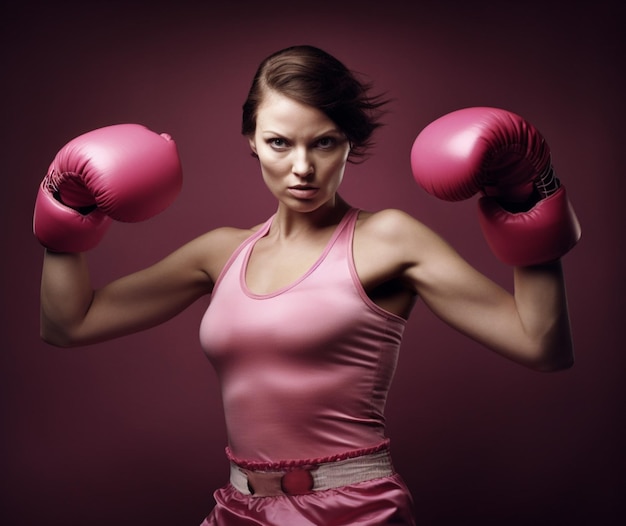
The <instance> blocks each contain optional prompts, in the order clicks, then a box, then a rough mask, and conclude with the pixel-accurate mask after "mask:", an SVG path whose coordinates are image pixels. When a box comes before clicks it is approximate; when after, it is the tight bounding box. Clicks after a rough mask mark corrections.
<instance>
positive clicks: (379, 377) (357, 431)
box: [200, 209, 405, 462]
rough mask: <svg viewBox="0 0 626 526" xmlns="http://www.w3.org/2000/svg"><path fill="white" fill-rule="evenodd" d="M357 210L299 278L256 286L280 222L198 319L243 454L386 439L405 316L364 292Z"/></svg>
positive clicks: (243, 255) (234, 445)
mask: <svg viewBox="0 0 626 526" xmlns="http://www.w3.org/2000/svg"><path fill="white" fill-rule="evenodd" d="M357 216H358V210H357V209H351V210H349V211H348V213H347V214H346V215H345V216H344V217H343V219H342V220H341V222H340V224H339V225H338V226H337V228H336V229H335V232H334V233H333V235H332V237H331V239H330V241H329V242H328V245H327V246H326V248H325V250H324V252H323V253H322V255H321V256H320V257H319V259H318V260H317V261H316V262H315V264H313V266H312V267H311V268H310V269H309V270H308V271H307V272H306V273H305V274H304V275H303V276H301V277H300V278H299V279H297V280H296V281H295V282H293V283H291V284H290V285H288V286H286V287H283V288H281V289H280V290H277V291H275V292H273V293H270V294H264V295H259V294H254V293H252V292H251V291H250V290H249V289H248V288H247V286H246V281H245V275H246V267H247V263H248V260H249V258H250V253H251V252H252V248H253V247H254V244H255V243H256V241H257V240H258V239H260V238H261V237H263V236H265V235H266V234H267V233H268V231H269V228H270V226H271V223H272V219H273V217H272V218H270V219H269V220H268V221H267V222H266V223H265V225H264V226H263V227H262V228H260V229H259V230H258V231H257V232H255V233H254V234H253V235H252V236H250V237H249V238H248V239H247V240H246V241H245V242H244V243H242V245H241V246H240V247H239V248H238V249H237V250H236V251H235V252H234V253H233V254H232V256H231V257H230V259H229V261H228V262H227V264H226V266H225V267H224V270H223V271H222V273H221V275H220V277H219V278H218V280H217V282H216V284H215V287H214V290H213V294H212V297H211V303H210V304H209V307H208V309H207V311H206V313H205V315H204V317H203V319H202V323H201V326H200V342H201V344H202V347H203V349H204V350H205V352H206V354H207V356H208V357H209V360H210V361H211V363H212V364H213V366H214V367H215V370H216V371H217V374H218V377H219V379H220V384H221V389H222V399H223V404H224V412H225V417H226V427H227V431H228V441H229V446H230V449H231V451H232V453H233V455H234V456H236V457H238V458H243V459H248V460H253V461H265V462H277V461H281V460H287V459H289V460H300V459H309V458H320V457H327V456H333V455H337V454H341V453H343V452H346V451H350V450H354V449H360V448H368V447H372V446H374V445H376V444H379V443H380V442H381V441H382V440H384V438H385V430H384V424H385V420H384V415H383V412H384V407H385V401H386V399H387V392H388V390H389V386H390V383H391V380H392V377H393V374H394V371H395V367H396V362H397V357H398V350H399V347H400V341H401V339H402V333H403V331H404V327H405V320H404V319H403V318H400V317H399V316H396V315H394V314H392V313H389V312H387V311H385V310H383V309H382V308H380V307H378V306H377V305H376V304H375V303H374V302H372V301H371V300H370V299H369V298H368V296H367V295H366V293H365V291H364V290H363V287H362V286H361V283H360V281H359V278H358V276H357V274H356V270H355V267H354V260H353V257H352V239H353V235H354V228H355V224H356V219H357Z"/></svg>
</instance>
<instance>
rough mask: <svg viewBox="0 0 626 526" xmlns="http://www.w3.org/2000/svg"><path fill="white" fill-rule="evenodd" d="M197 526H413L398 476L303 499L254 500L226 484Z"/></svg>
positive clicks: (409, 503)
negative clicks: (205, 516) (206, 515)
mask: <svg viewBox="0 0 626 526" xmlns="http://www.w3.org/2000/svg"><path fill="white" fill-rule="evenodd" d="M213 495H214V497H215V502H216V505H215V508H214V509H213V511H212V512H211V514H210V515H209V516H208V517H207V518H206V519H205V520H204V522H203V523H202V525H201V526H251V525H256V526H274V525H275V526H384V525H387V524H395V525H406V526H414V525H415V519H414V516H413V500H412V498H411V494H410V493H409V490H408V489H407V487H406V485H405V484H404V482H403V480H402V479H401V477H400V476H399V475H398V474H397V473H396V474H393V475H391V476H387V477H383V478H377V479H373V480H368V481H366V482H359V483H356V484H350V485H347V486H342V487H339V488H334V489H327V490H323V491H316V492H314V493H307V494H305V495H279V496H275V497H253V496H251V495H244V494H243V493H240V492H239V491H237V490H236V489H235V488H234V487H233V486H232V485H231V484H227V485H226V486H224V487H223V488H221V489H219V490H217V491H216V492H215V493H214V494H213Z"/></svg>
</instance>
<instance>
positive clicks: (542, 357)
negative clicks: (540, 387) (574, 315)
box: [407, 227, 573, 371]
mask: <svg viewBox="0 0 626 526" xmlns="http://www.w3.org/2000/svg"><path fill="white" fill-rule="evenodd" d="M414 228H415V227H414ZM417 228H418V230H421V231H422V233H421V234H420V236H419V238H418V239H420V241H421V243H420V244H419V245H416V244H413V246H414V247H415V248H414V256H413V261H414V262H415V263H414V264H413V265H412V266H411V267H409V268H408V270H407V276H408V277H409V280H410V283H413V285H414V286H415V290H416V292H417V293H418V294H419V295H420V296H421V297H422V298H423V300H424V301H425V302H426V304H428V305H429V307H430V308H431V309H432V310H433V311H434V312H435V313H436V314H437V315H438V316H439V317H441V318H442V319H443V320H444V321H446V322H447V323H449V324H450V325H451V326H453V327H455V328H457V329H458V330H460V331H461V332H463V333H465V334H467V335H468V336H470V337H471V338H473V339H474V340H476V341H478V342H481V343H482V344H484V345H486V346H487V347H489V348H491V349H492V350H494V351H496V352H498V353H500V354H502V355H503V356H505V357H507V358H510V359H512V360H514V361H516V362H518V363H520V364H522V365H525V366H527V367H530V368H532V369H535V370H540V371H553V370H559V369H563V368H567V367H569V366H571V365H572V364H573V347H572V338H571V331H570V324H569V315H568V308H567V299H566V292H565V283H564V279H563V271H562V267H561V264H560V262H555V263H550V264H545V265H541V266H533V267H516V268H515V269H514V293H513V294H511V293H509V292H508V291H506V290H504V289H503V288H502V287H500V286H499V285H497V284H496V283H494V282H493V281H491V280H490V279H489V278H487V277H485V276H484V275H482V274H481V273H479V272H478V271H476V270H475V269H474V268H472V267H471V266H470V265H469V264H468V263H467V262H466V261H464V260H463V259H462V258H461V257H460V256H459V255H458V254H457V253H456V252H455V251H454V250H453V249H452V248H451V247H450V246H449V245H447V244H446V243H445V242H443V241H442V240H441V239H440V238H439V237H438V236H437V235H435V234H434V233H432V232H430V231H428V230H427V229H424V228H425V227H417Z"/></svg>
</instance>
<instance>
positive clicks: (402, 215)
mask: <svg viewBox="0 0 626 526" xmlns="http://www.w3.org/2000/svg"><path fill="white" fill-rule="evenodd" d="M357 228H358V229H359V230H361V231H362V232H364V233H369V234H372V235H382V236H384V237H397V236H403V235H414V234H415V233H416V232H418V231H422V232H427V231H429V230H430V229H429V228H428V227H427V226H426V225H425V224H424V223H422V222H421V221H419V220H417V219H416V218H415V217H413V216H412V215H411V214H409V213H407V212H405V211H403V210H400V209H398V208H385V209H382V210H378V211H367V210H362V211H360V212H359V218H358V221H357Z"/></svg>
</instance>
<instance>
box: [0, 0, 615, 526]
mask: <svg viewBox="0 0 626 526" xmlns="http://www.w3.org/2000/svg"><path fill="white" fill-rule="evenodd" d="M210 3H212V2H196V3H190V2H187V1H184V0H181V1H178V2H167V3H164V2H163V3H160V2H150V3H148V2H146V3H145V5H140V4H138V3H132V2H100V4H102V5H99V3H97V2H91V3H89V2H82V3H76V5H75V6H70V5H69V4H63V7H59V6H58V5H54V3H53V2H51V3H49V5H47V4H46V5H36V4H35V3H21V4H20V7H19V8H18V7H15V6H14V7H9V8H5V12H4V15H3V20H2V48H1V49H2V51H1V53H2V78H3V80H2V90H3V97H2V102H3V121H2V138H3V141H2V144H3V145H4V147H3V161H4V163H3V187H4V189H3V191H2V192H1V193H0V200H1V206H0V210H1V213H2V217H3V221H2V224H3V228H2V229H0V232H1V233H0V244H1V246H2V247H3V256H2V260H1V261H2V273H1V274H0V279H1V280H2V281H1V283H2V304H3V306H2V308H3V311H2V312H3V314H2V317H1V321H0V323H1V324H2V325H1V330H0V342H1V347H2V349H1V353H0V366H1V374H2V378H1V379H0V390H1V391H0V393H1V396H2V398H1V402H2V466H1V469H0V480H1V484H2V486H1V488H0V489H1V491H0V495H1V499H2V506H3V507H2V514H3V516H2V518H3V519H4V520H2V523H3V524H11V525H13V526H31V525H35V524H48V525H54V526H56V525H59V526H60V525H64V526H65V525H87V524H89V525H90V526H104V525H111V524H119V525H127V524H128V525H131V524H132V525H144V524H145V525H148V524H150V525H151V526H161V525H163V526H165V525H168V526H171V525H191V526H192V525H194V524H199V523H200V522H201V520H202V518H203V516H204V515H205V514H206V513H208V512H209V510H210V508H211V506H212V500H211V492H212V491H213V490H214V489H215V488H216V487H218V486H220V485H222V484H223V483H225V481H226V477H227V464H226V462H225V460H224V457H223V447H224V445H225V433H224V427H223V419H222V413H221V405H220V400H219V391H218V386H217V382H216V378H215V375H214V373H213V371H212V370H211V368H210V366H209V364H208V362H207V361H206V360H205V358H204V357H203V355H202V353H201V351H200V348H199V344H198V338H197V328H198V323H199V318H200V316H201V314H202V311H203V309H204V307H205V305H206V302H201V303H199V304H198V305H196V306H194V307H193V308H191V309H190V310H189V311H188V312H186V313H184V314H183V315H181V316H180V317H179V318H177V319H176V320H174V321H172V322H170V323H167V324H166V325H164V326H162V327H160V328H158V329H155V330H152V331H149V332H146V333H143V334H138V335H135V336H132V337H128V338H125V339H122V340H119V341H115V342H110V343H107V344H102V345H98V346H94V347H92V348H81V349H73V350H60V349H55V348H52V347H49V346H46V345H45V344H43V343H42V342H40V340H39V338H38V285H39V271H40V264H41V256H42V250H41V248H40V247H39V245H38V244H37V242H36V241H35V240H34V238H33V237H32V234H31V227H30V225H31V214H32V206H33V202H34V197H35V194H36V188H37V184H38V182H39V180H40V178H41V177H42V175H43V174H44V172H45V170H46V168H47V166H48V163H49V161H50V160H51V159H52V157H53V155H54V153H55V152H56V150H57V149H58V148H59V147H60V146H62V144H63V143H64V142H66V141H67V140H69V139H70V138H72V137H74V136H75V135H78V134H80V133H82V132H84V131H87V130H89V129H92V128H96V127H99V126H104V125H108V124H114V123H119V122H139V123H143V124H146V125H148V126H150V127H152V128H153V129H156V130H159V131H168V132H169V133H171V134H172V135H173V136H174V137H175V138H176V140H177V142H178V145H179V148H180V152H181V155H182V158H183V161H184V168H185V174H186V179H185V186H184V190H183V192H182V194H181V196H180V198H179V199H178V200H177V202H176V203H175V204H174V206H172V207H171V208H170V209H169V210H168V211H166V212H165V213H163V214H162V215H161V216H159V217H157V218H155V219H154V220H152V221H150V222H148V223H146V224H140V225H115V226H114V227H113V228H112V230H111V232H110V234H109V235H108V237H107V238H106V240H105V242H104V243H103V245H102V246H101V247H99V248H98V249H96V250H94V251H93V253H92V254H91V255H90V259H91V262H92V268H93V275H94V280H95V281H96V283H102V282H104V281H106V280H108V279H110V278H113V277H115V276H117V275H119V274H121V273H126V272H129V271H131V270H134V269H136V268H138V267H140V266H142V265H146V264H149V263H151V262H153V261H155V260H156V259H158V258H160V257H161V256H163V255H165V254H166V253H167V252H168V251H170V250H171V249H173V248H175V247H177V246H178V245H180V244H181V243H183V242H184V241H186V240H188V239H190V238H192V237H193V236H196V235H198V234H200V233H202V232H204V231H206V230H208V229H210V228H213V227H216V226H219V225H224V224H231V225H238V226H244V225H250V224H252V223H257V222H259V221H260V220H262V219H264V218H266V217H267V216H268V215H269V214H271V213H272V212H273V204H272V201H271V200H270V199H269V198H268V197H267V193H266V192H265V190H264V188H263V185H262V182H261V180H260V177H259V174H258V169H257V166H256V164H255V161H254V160H253V159H251V158H250V156H249V155H248V150H247V145H246V142H245V141H244V140H243V139H242V138H241V137H240V135H239V118H240V106H241V103H242V101H243V99H244V97H245V94H246V91H247V88H248V83H249V81H250V78H251V75H252V74H253V72H254V69H255V67H256V65H257V63H258V62H259V61H260V60H261V59H262V58H263V57H264V56H265V55H267V54H268V53H269V52H271V51H274V50H276V49H278V48H282V47H284V46H287V45H291V44H295V43H311V44H315V45H318V46H321V47H323V48H326V49H327V50H329V51H331V52H332V53H334V54H335V55H337V56H338V57H339V58H341V59H342V60H344V61H345V62H346V63H347V64H348V65H349V66H351V67H352V68H354V69H357V70H360V71H363V72H365V73H367V74H368V75H369V76H370V77H371V78H372V79H373V80H374V81H375V83H376V86H377V87H378V89H379V90H383V91H388V92H389V94H390V95H391V96H393V97H394V99H395V101H394V103H393V105H392V107H391V109H392V113H391V114H390V115H389V117H388V119H387V121H388V126H387V127H385V128H384V129H383V130H381V133H380V134H379V140H378V147H377V149H376V155H375V157H374V158H372V159H371V160H370V161H368V162H367V163H366V164H364V165H362V166H358V167H350V168H349V169H348V172H347V176H346V181H345V186H344V189H343V194H344V196H345V197H346V198H347V199H348V200H349V201H350V202H352V203H353V204H355V205H358V206H361V207H363V208H381V207H398V208H401V209H403V210H406V211H408V212H410V213H412V214H414V215H415V216H417V217H419V218H420V219H421V220H423V221H425V222H426V223H428V224H430V225H431V226H432V227H433V228H435V229H436V230H438V231H439V232H441V233H442V234H443V235H444V236H445V237H446V238H447V239H448V240H449V241H450V242H451V243H452V244H454V245H455V246H456V247H457V248H458V249H459V251H461V253H462V254H464V255H465V256H466V257H467V258H468V259H469V260H470V261H471V262H472V263H473V264H474V265H476V266H477V267H478V268H479V269H481V270H482V271H484V272H486V273H488V274H489V275H490V276H493V278H494V279H496V280H498V281H499V282H501V283H502V284H504V285H505V286H507V287H508V286H510V276H511V272H510V269H508V268H505V267H503V266H502V265H500V264H499V263H498V262H497V261H496V260H495V258H494V257H493V256H492V255H491V254H490V252H489V251H488V249H487V248H486V246H485V243H484V241H483V238H482V236H481V234H480V231H479V228H478V225H477V222H476V215H475V201H473V200H471V201H469V202H464V203H458V204H449V203H444V202H440V201H436V200H435V199H434V198H431V197H429V196H427V195H426V194H425V193H424V192H422V191H421V190H420V189H418V188H417V187H416V186H415V185H414V184H413V182H412V179H411V176H410V172H409V164H408V154H409V149H410V145H411V143H412V140H413V138H414V137H415V135H416V134H417V132H419V130H420V129H421V128H422V127H423V126H425V125H426V124H427V123H428V122H430V121H431V120H432V119H434V118H436V117H438V116H440V115H442V114H444V113H447V112H449V111H452V110H454V109H458V108H460V107H464V106H475V105H493V106H501V107H504V108H507V109H510V110H513V111H516V112H518V113H520V114H522V115H524V116H525V117H527V118H528V119H529V120H530V121H531V122H533V123H534V124H535V125H536V126H537V127H538V128H539V129H540V130H541V131H542V132H543V134H544V135H545V136H546V137H547V139H548V141H549V143H550V144H551V147H552V150H553V155H554V159H555V164H556V166H557V169H558V172H559V174H560V176H561V178H562V179H563V181H564V182H565V183H566V185H567V186H568V189H569V192H570V195H571V198H572V200H573V202H574V204H575V206H576V210H577V212H578V214H579V217H580V220H581V222H582V225H583V230H584V234H583V240H582V241H581V243H580V245H579V246H578V247H577V248H576V249H575V250H574V251H573V252H572V253H571V254H570V255H568V256H567V258H566V260H565V267H566V272H567V276H568V279H569V298H570V302H571V316H572V323H573V327H574V334H575V340H576V349H577V363H576V366H575V367H574V368H573V369H572V370H570V371H567V372H564V373H558V374H555V375H545V374H538V373H533V372H530V371H527V370H525V369H522V368H521V367H519V366H516V365H513V364H511V363H508V362H506V361H504V360H503V359H501V358H498V357H496V356H494V355H492V354H491V353H490V352H488V351H485V350H484V349H482V348H480V347H479V346H477V345H475V344H474V343H472V342H470V341H468V340H467V339H465V338H463V337H461V336H459V335H458V334H456V333H454V332H453V331H452V330H450V329H449V328H447V327H445V326H443V324H442V323H441V322H439V321H438V320H437V319H435V318H434V317H433V316H432V315H431V314H430V313H429V312H428V311H427V310H426V309H424V308H423V307H421V306H418V307H417V308H416V310H415V313H414V316H413V318H412V320H411V322H410V324H409V326H408V329H407V335H406V341H405V343H404V347H403V350H402V354H401V360H400V366H399V370H398V373H397V378H396V383H395V384H394V387H393V390H392V392H391V397H390V400H389V406H388V416H389V418H388V423H389V434H390V436H391V438H392V443H393V451H394V455H395V460H396V463H397V467H398V469H399V470H400V472H401V473H402V474H403V475H404V477H405V479H406V480H407V482H408V484H409V485H410V487H411V489H412V491H413V493H414V496H415V499H416V503H417V508H418V515H419V517H420V524H424V525H433V526H434V525H465V524H507V525H508V524H514V525H517V524H520V525H522V524H523V525H528V524H533V525H543V524H568V525H578V524H581V525H582V524H585V525H586V524H593V525H596V524H602V525H606V524H612V522H611V520H610V517H616V516H617V514H618V513H620V512H621V511H623V510H622V509H621V508H622V501H623V494H624V490H625V489H626V487H625V483H624V478H625V477H624V473H625V465H624V460H625V459H624V453H623V451H624V447H623V446H624V439H625V438H626V436H625V434H624V430H623V423H624V406H625V404H624V402H625V396H624V394H625V390H624V386H623V385H624V384H623V382H624V366H625V362H626V360H625V359H624V351H623V345H622V343H621V339H620V338H619V333H620V332H619V331H620V330H621V324H622V323H623V309H622V307H623V303H624V302H623V294H624V292H625V287H624V280H623V270H622V269H623V267H624V256H623V250H622V249H623V239H624V234H623V231H624V228H623V227H624V221H623V219H622V216H623V210H622V207H621V204H622V201H623V198H622V197H621V196H620V194H623V193H624V183H623V180H624V177H623V176H624V164H625V163H624V148H623V144H624V134H623V132H622V126H621V125H622V120H623V118H624V111H623V110H624V107H623V97H624V83H623V79H622V72H623V64H624V62H623V60H624V45H623V44H624V42H623V39H622V38H623V37H621V36H620V33H621V32H622V29H623V26H624V22H625V21H626V20H625V17H624V11H623V8H618V7H617V5H618V2H614V4H615V5H610V4H609V3H605V2H594V3H589V5H588V6H584V7H583V6H580V7H578V6H577V5H578V4H576V3H572V2H570V3H567V4H563V3H562V2H558V3H557V2H550V1H545V0H544V1H542V2H519V3H516V4H515V5H509V4H507V3H504V2H501V1H492V2H489V1H486V0H483V1H480V2H467V1H466V2H452V1H444V0H441V1H438V2H435V1H430V2H419V1H418V2H405V1H403V0H400V1H396V0H387V1H386V2H382V3H381V2H372V3H371V4H370V3H368V2H365V1H363V2H337V1H335V2H326V1H325V0H319V1H317V2H312V3H306V4H300V3H298V2H248V3H245V2H236V1H230V2H226V3H225V4H227V6H225V5H222V3H219V4H218V5H217V6H213V7H209V6H208V4H210ZM248 4H249V5H248ZM402 4H405V5H402ZM533 4H535V5H533ZM552 4H554V5H552ZM556 5H559V6H562V7H556ZM622 518H623V516H622Z"/></svg>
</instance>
